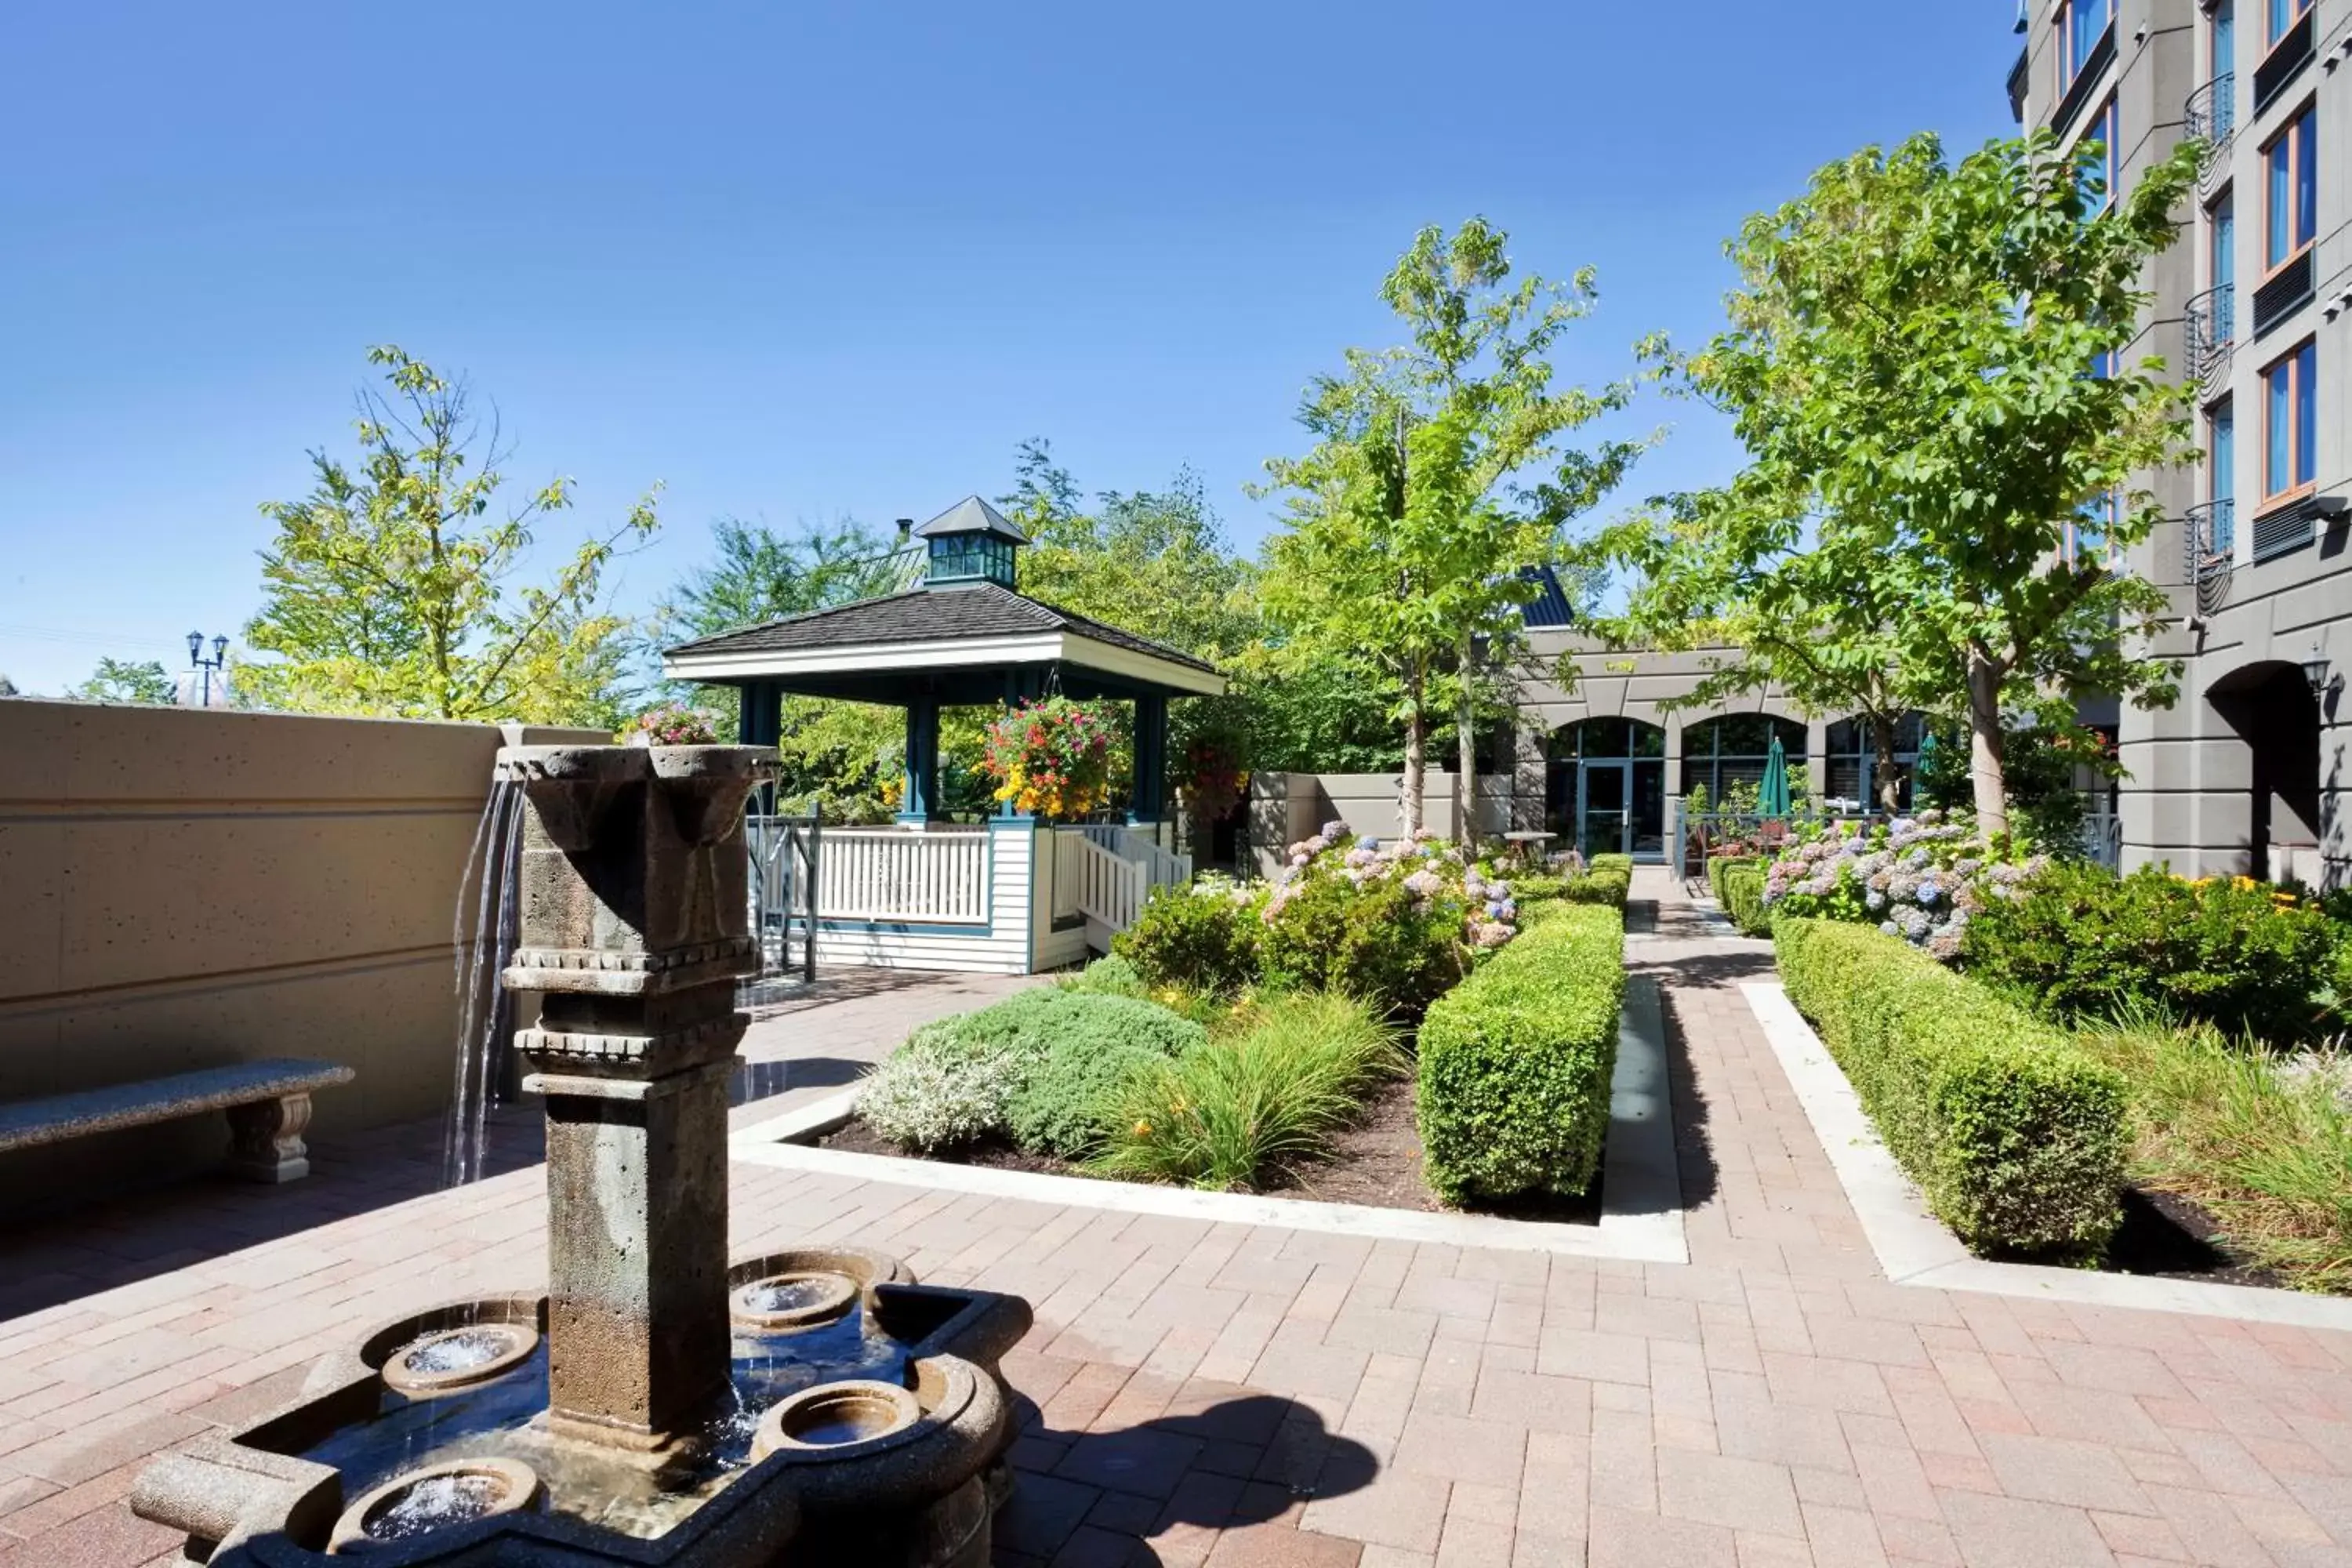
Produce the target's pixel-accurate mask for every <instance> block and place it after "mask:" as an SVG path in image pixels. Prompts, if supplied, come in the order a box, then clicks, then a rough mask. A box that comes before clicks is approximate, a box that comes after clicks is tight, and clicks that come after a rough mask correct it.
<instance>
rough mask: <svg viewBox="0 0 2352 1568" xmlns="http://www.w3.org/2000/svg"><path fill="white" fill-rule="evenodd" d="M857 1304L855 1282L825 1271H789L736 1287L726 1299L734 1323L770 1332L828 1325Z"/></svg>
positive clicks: (787, 1331) (842, 1275)
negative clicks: (822, 1324) (821, 1324)
mask: <svg viewBox="0 0 2352 1568" xmlns="http://www.w3.org/2000/svg"><path fill="white" fill-rule="evenodd" d="M856 1304H857V1281H856V1280H855V1279H851V1278H850V1277H849V1276H848V1275H846V1274H835V1273H833V1272H831V1271H830V1270H826V1269H793V1270H792V1271H790V1272H787V1273H783V1274H770V1275H767V1276H765V1277H764V1278H761V1279H754V1280H752V1281H751V1283H750V1284H748V1285H742V1286H738V1287H737V1288H736V1290H735V1293H734V1294H733V1295H732V1296H730V1297H729V1298H728V1302H727V1306H728V1311H729V1312H730V1315H732V1316H733V1318H734V1320H735V1321H736V1322H738V1323H740V1324H741V1325H742V1326H743V1327H745V1328H749V1329H761V1330H764V1331H767V1332H770V1333H789V1332H791V1331H793V1330H794V1329H813V1328H815V1327H816V1326H817V1325H818V1324H820V1323H829V1322H831V1321H834V1320H835V1318H838V1317H840V1316H841V1315H842V1314H843V1313H844V1312H846V1311H848V1310H849V1309H850V1308H852V1307H854V1306H856Z"/></svg>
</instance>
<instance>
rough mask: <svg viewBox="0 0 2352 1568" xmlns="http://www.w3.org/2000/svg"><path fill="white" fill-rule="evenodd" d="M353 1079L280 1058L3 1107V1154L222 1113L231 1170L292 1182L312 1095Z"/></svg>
mask: <svg viewBox="0 0 2352 1568" xmlns="http://www.w3.org/2000/svg"><path fill="white" fill-rule="evenodd" d="M351 1081H352V1069H351V1068H347V1067H338V1066H336V1065H335V1064H334V1063H333V1062H315V1061H301V1060H297V1059H293V1058H276V1059H273V1060H270V1061H259V1062H236V1063H232V1064H231V1065H229V1066H227V1067H218V1068H205V1069H204V1070H202V1071H201V1072H183V1073H173V1075H172V1076H171V1077H169V1078H158V1079H147V1080H146V1081H144V1082H142V1083H122V1084H115V1085H113V1086H111V1087H110V1088H107V1089H82V1090H80V1091H79V1092H77V1093H73V1094H58V1095H52V1096H50V1097H49V1098H47V1099H46V1100H16V1101H14V1102H11V1103H8V1104H0V1153H6V1152H9V1151H11V1150H16V1149H33V1148H37V1147H39V1146H40V1145H42V1144H44V1143H63V1142H67V1141H68V1140H69V1139H74V1138H80V1137H84V1136H86V1135H88V1134H89V1133H93V1132H112V1131H117V1130H118V1129H121V1128H125V1127H146V1126H151V1125H152V1124H153V1123H155V1122H158V1121H174V1120H176V1119H178V1118H180V1117H183V1116H195V1115H199V1114H201V1113H203V1112H205V1111H207V1110H226V1111H227V1112H228V1131H229V1144H228V1165H229V1169H230V1171H232V1172H233V1173H236V1174H237V1175H240V1176H245V1177H248V1178H250V1179H251V1180H253V1181H257V1182H291V1181H296V1180H299V1178H301V1177H303V1176H307V1175H309V1174H310V1151H309V1150H308V1149H307V1148H305V1147H304V1146H303V1143H302V1130H303V1129H304V1128H305V1127H308V1126H309V1125H310V1096H311V1094H312V1093H313V1092H314V1091H315V1090H318V1089H331V1088H332V1087H334V1086H335V1085H336V1084H339V1083H349V1082H351Z"/></svg>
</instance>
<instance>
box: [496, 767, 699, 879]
mask: <svg viewBox="0 0 2352 1568" xmlns="http://www.w3.org/2000/svg"><path fill="white" fill-rule="evenodd" d="M495 765H496V768H497V776H498V777H499V778H500V779H502V780H505V781H507V782H509V783H512V784H520V785H521V786H522V792H523V794H524V795H526V796H527V797H529V799H530V804H531V809H532V810H533V811H535V812H536V813H538V816H539V820H540V823H541V826H544V827H545V829H546V831H547V837H548V840H549V842H551V843H552V844H553V845H554V846H555V847H557V848H559V849H562V850H566V851H569V852H571V853H573V854H578V853H581V852H583V851H584V850H586V849H588V848H589V847H591V846H592V845H593V844H595V843H596V842H597V841H598V840H599V839H600V838H601V837H604V825H605V822H606V820H607V819H608V818H609V817H610V816H611V815H612V810H613V807H614V805H617V804H618V803H619V801H620V798H621V795H622V792H624V791H625V790H626V789H627V788H628V787H629V786H630V785H632V784H643V783H644V782H645V781H646V780H647V779H648V778H650V777H652V776H653V763H652V760H651V758H650V757H649V756H648V755H647V752H646V748H645V747H642V746H502V747H500V748H499V754H498V760H497V763H496V764H495ZM739 798H740V797H739Z"/></svg>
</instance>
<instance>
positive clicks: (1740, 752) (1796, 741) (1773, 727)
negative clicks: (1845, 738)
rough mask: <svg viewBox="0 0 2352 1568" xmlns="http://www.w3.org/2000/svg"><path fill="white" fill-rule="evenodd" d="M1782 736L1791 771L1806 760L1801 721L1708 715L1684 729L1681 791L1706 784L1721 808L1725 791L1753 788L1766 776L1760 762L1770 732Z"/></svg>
mask: <svg viewBox="0 0 2352 1568" xmlns="http://www.w3.org/2000/svg"><path fill="white" fill-rule="evenodd" d="M1775 735H1778V736H1780V752H1781V754H1782V755H1783V756H1784V757H1786V758H1787V759H1788V764H1789V767H1790V771H1791V772H1792V773H1793V772H1794V770H1796V769H1798V768H1801V767H1802V766H1804V763H1805V727H1804V726H1803V725H1802V724H1800V723H1798V722H1796V721H1794V720H1790V719H1776V718H1774V717H1772V716H1771V715H1770V714H1768V713H1735V714H1732V715H1731V716H1730V717H1728V718H1724V719H1709V720H1707V721H1706V722H1705V723H1701V724H1692V725H1689V726H1687V727H1685V729H1684V731H1683V794H1684V795H1689V794H1690V793H1691V791H1692V790H1693V789H1694V788H1696V787H1698V786H1701V785H1704V786H1705V787H1706V794H1707V798H1708V799H1709V800H1712V801H1714V802H1715V803H1716V805H1717V808H1718V809H1720V808H1721V806H1722V805H1723V801H1724V795H1725V793H1726V792H1727V791H1728V790H1731V789H1734V788H1736V787H1738V786H1739V785H1742V784H1744V785H1746V786H1747V787H1748V789H1749V790H1751V791H1752V790H1753V789H1754V788H1755V787H1756V786H1757V785H1758V784H1762V783H1763V782H1764V766H1765V764H1766V763H1768V762H1769V761H1770V760H1771V755H1772V737H1773V736H1775Z"/></svg>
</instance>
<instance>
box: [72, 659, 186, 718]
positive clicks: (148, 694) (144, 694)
mask: <svg viewBox="0 0 2352 1568" xmlns="http://www.w3.org/2000/svg"><path fill="white" fill-rule="evenodd" d="M73 695H74V696H76V697H79V698H81V699H82V700H85V701H89V702H138V703H143V704H145V705H146V706H148V707H151V708H152V707H164V708H168V707H170V706H171V705H172V704H173V703H175V702H177V701H178V700H180V689H179V687H178V686H177V685H176V684H174V683H173V679H172V677H171V675H170V674H169V673H168V672H167V671H165V669H164V668H163V663H162V661H160V660H158V659H152V658H147V659H141V660H139V661H138V662H136V663H133V662H131V660H129V659H121V658H101V659H100V660H99V661H98V668H97V669H96V670H94V671H92V672H91V674H90V678H89V679H88V680H85V681H83V682H82V683H81V684H80V685H79V686H77V687H75V688H74V689H73Z"/></svg>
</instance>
